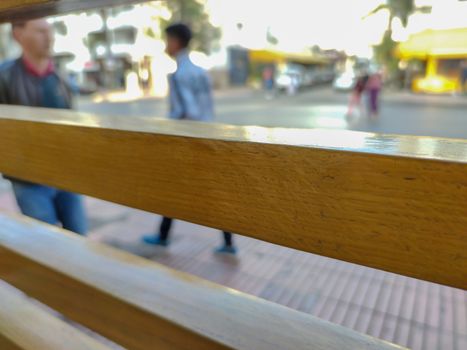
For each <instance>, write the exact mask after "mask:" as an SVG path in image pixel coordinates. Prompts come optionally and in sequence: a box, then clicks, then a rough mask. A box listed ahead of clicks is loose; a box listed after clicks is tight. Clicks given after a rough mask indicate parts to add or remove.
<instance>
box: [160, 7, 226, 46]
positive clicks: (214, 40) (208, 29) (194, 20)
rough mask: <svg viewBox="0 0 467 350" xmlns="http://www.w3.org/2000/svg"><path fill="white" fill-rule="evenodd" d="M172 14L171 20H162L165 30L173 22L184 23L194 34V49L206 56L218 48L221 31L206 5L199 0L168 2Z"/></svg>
mask: <svg viewBox="0 0 467 350" xmlns="http://www.w3.org/2000/svg"><path fill="white" fill-rule="evenodd" d="M166 4H167V8H168V9H169V11H170V12H171V14H172V15H171V17H170V19H169V20H161V21H160V22H161V25H162V27H163V28H165V27H167V26H168V25H169V24H170V23H172V22H182V23H185V24H187V25H189V26H190V27H191V29H192V30H193V33H194V37H193V41H192V48H193V49H194V50H197V51H201V52H204V53H206V54H209V53H211V52H212V51H213V50H214V49H216V48H218V45H219V39H220V37H221V31H220V29H219V28H217V27H215V26H213V25H212V23H211V22H210V20H209V15H208V14H207V13H206V9H205V7H204V4H203V3H202V2H200V1H198V0H167V1H166Z"/></svg>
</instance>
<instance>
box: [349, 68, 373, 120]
mask: <svg viewBox="0 0 467 350" xmlns="http://www.w3.org/2000/svg"><path fill="white" fill-rule="evenodd" d="M367 82H368V74H363V75H362V76H360V77H358V79H357V82H356V83H355V86H354V88H353V90H352V93H351V95H350V100H349V107H348V109H347V117H351V116H352V115H353V111H354V109H355V107H357V108H358V110H359V112H360V114H363V112H364V107H363V105H362V95H363V93H364V91H365V88H366V84H367Z"/></svg>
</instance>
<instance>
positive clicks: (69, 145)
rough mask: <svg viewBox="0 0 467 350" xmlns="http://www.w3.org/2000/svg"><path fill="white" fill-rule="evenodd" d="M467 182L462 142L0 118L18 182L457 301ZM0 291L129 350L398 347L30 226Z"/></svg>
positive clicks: (5, 266)
mask: <svg viewBox="0 0 467 350" xmlns="http://www.w3.org/2000/svg"><path fill="white" fill-rule="evenodd" d="M119 2H120V1H119ZM42 3H43V4H42ZM91 3H92V4H93V5H96V4H100V5H102V4H105V3H109V1H104V0H103V1H97V2H96V1H73V0H63V1H47V0H44V1H41V0H28V1H7V2H6V3H3V4H2V5H0V10H2V9H3V10H5V9H8V11H6V12H3V13H4V14H7V15H8V16H10V17H9V18H10V19H12V18H19V17H21V18H23V17H24V16H25V15H26V16H31V15H32V16H34V15H38V14H41V15H42V14H43V13H53V12H57V11H58V12H60V11H66V10H75V9H82V8H84V7H87V6H90V4H91ZM111 3H112V4H115V3H116V2H115V1H112V2H111ZM31 4H33V7H32V10H31V7H24V6H23V5H31ZM2 7H3V8H2ZM44 11H45V12H44ZM1 18H2V17H1V16H0V20H1ZM159 164H170V166H166V167H160V166H159ZM466 170H467V142H465V141H463V140H448V139H439V138H430V137H411V136H397V135H375V134H366V133H358V132H349V131H325V130H290V129H289V130H287V129H278V128H261V127H237V126H226V125H208V124H197V123H190V122H171V121H162V120H148V119H138V118H135V119H131V120H129V119H128V118H119V117H105V116H98V115H91V114H83V113H77V112H70V111H58V110H46V109H31V108H24V107H8V106H2V107H1V108H0V172H2V173H4V174H7V175H9V176H13V177H17V178H20V179H24V180H29V181H33V182H38V183H44V184H49V185H52V186H56V187H60V188H63V189H67V190H72V191H76V192H80V193H84V194H87V195H90V196H94V197H97V198H101V199H106V200H109V201H113V202H116V203H121V204H125V205H128V206H131V207H134V208H139V209H144V210H147V211H151V212H154V213H158V214H163V215H167V216H171V217H174V218H179V219H183V220H187V221H191V222H194V223H198V224H202V225H207V226H211V227H215V228H219V229H223V230H228V231H232V232H236V233H239V234H243V235H246V236H250V237H254V238H258V239H262V240H265V241H269V242H273V243H276V244H280V245H284V246H288V247H292V248H296V249H300V250H304V251H308V252H313V253H316V254H320V255H325V256H329V257H333V258H337V259H341V260H345V261H349V262H354V263H358V264H362V265H366V266H370V267H375V268H379V269H383V270H386V271H391V272H395V273H400V274H404V275H408V276H412V277H416V278H420V279H425V280H429V281H433V282H437V283H442V284H446V285H450V286H454V287H458V288H463V289H466V288H467V240H466V239H465V228H466V227H467V215H466V214H467V207H466V204H465V198H467V196H466V195H467V176H466V174H467V171H466ZM34 238H35V239H34ZM32 242H33V243H32ZM31 243H32V244H31ZM50 247H53V249H50ZM0 277H1V278H2V279H3V280H5V281H7V282H8V283H10V284H12V285H14V286H16V287H18V288H20V289H21V290H23V291H24V292H26V293H28V294H29V295H31V296H33V297H35V298H37V299H39V300H41V301H42V302H44V303H46V304H47V305H50V306H51V307H53V308H54V309H56V310H57V311H59V312H61V313H63V314H65V315H66V316H68V317H70V318H72V319H73V320H75V321H77V322H80V323H82V324H83V325H85V326H87V327H89V328H91V329H93V330H95V331H97V332H99V333H100V334H102V335H104V336H105V337H108V338H110V339H112V340H115V341H116V342H118V343H119V344H121V345H123V346H125V347H127V348H129V349H153V348H161V349H188V348H189V349H193V348H194V349H196V348H199V349H211V348H212V349H217V348H219V349H222V348H237V349H252V348H254V349H284V348H290V349H307V348H313V349H386V348H387V349H390V348H394V347H393V346H392V345H390V344H387V343H384V342H381V341H378V340H376V339H372V338H370V337H366V336H363V335H360V334H357V333H355V332H352V331H349V330H346V329H344V328H342V327H338V326H335V325H330V324H328V323H325V322H322V321H319V320H317V319H315V318H313V317H309V316H307V315H304V314H301V313H299V312H295V311H293V310H290V309H287V308H284V307H281V306H279V305H275V304H272V303H268V302H265V301H262V300H260V299H256V298H252V297H250V296H246V295H244V294H242V293H238V292H235V291H232V290H229V289H226V288H223V287H221V286H217V285H214V284H212V283H208V282H206V281H203V280H201V279H198V278H195V277H193V276H189V275H186V274H182V273H179V272H175V271H173V270H170V269H166V268H164V267H161V266H159V265H157V264H153V263H150V262H147V261H145V260H143V259H140V258H137V257H133V256H130V255H128V254H126V253H122V252H117V251H115V250H114V249H111V248H108V247H103V246H102V245H100V244H97V243H93V242H88V241H86V240H83V239H81V238H79V237H75V236H72V235H69V234H67V233H64V232H62V231H61V230H59V229H57V228H51V227H47V226H45V225H41V224H38V223H36V222H33V221H31V220H29V219H13V218H9V217H5V216H2V217H0ZM77 296H79V297H80V298H83V299H84V300H86V302H85V303H83V302H80V301H79V300H77V299H76V298H77ZM0 313H2V310H0ZM0 317H1V316H0ZM0 327H1V324H0ZM21 332H26V333H27V330H26V329H23V330H22V331H21ZM0 334H5V331H4V329H2V328H0ZM0 338H1V336H0ZM4 338H5V337H4ZM8 339H11V337H10V338H8ZM20 347H21V346H20ZM23 348H25V347H23Z"/></svg>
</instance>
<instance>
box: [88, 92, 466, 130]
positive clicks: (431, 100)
mask: <svg viewBox="0 0 467 350" xmlns="http://www.w3.org/2000/svg"><path fill="white" fill-rule="evenodd" d="M347 101H348V94H347V93H338V92H334V91H333V90H332V89H330V88H328V87H319V88H314V89H311V90H308V91H304V92H301V93H299V94H298V95H296V96H285V95H279V96H278V97H276V98H274V99H272V100H267V99H266V98H265V96H264V94H263V93H262V92H259V91H254V90H248V89H240V90H232V91H227V92H225V91H224V92H218V93H216V114H217V118H216V121H217V122H220V123H227V124H236V125H261V126H270V127H291V128H332V129H350V130H359V131H368V132H379V133H391V134H413V135H424V136H438V137H453V138H467V112H466V111H467V98H466V97H460V96H427V95H413V94H410V93H403V92H402V93H401V92H384V93H383V95H382V101H381V106H382V109H381V113H380V116H379V118H378V119H377V120H369V119H368V118H367V117H365V116H364V115H358V113H355V115H354V116H352V117H351V118H347V117H346V116H345V115H346V112H347ZM79 108H80V109H81V110H83V111H89V112H99V113H105V114H113V115H125V116H128V117H131V116H144V117H148V118H153V117H159V118H164V117H165V115H166V114H167V112H166V111H167V106H166V102H165V99H140V100H135V101H131V102H120V103H108V102H102V103H98V104H95V103H92V101H91V100H90V99H88V98H84V99H82V100H81V101H80V103H79Z"/></svg>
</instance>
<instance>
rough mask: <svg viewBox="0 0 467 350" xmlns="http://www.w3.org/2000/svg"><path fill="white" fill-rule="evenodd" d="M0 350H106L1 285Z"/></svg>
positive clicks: (106, 348) (23, 296)
mask: <svg viewBox="0 0 467 350" xmlns="http://www.w3.org/2000/svg"><path fill="white" fill-rule="evenodd" d="M0 349H2V350H10V349H14V350H19V349H22V350H63V349H66V350H83V349H86V350H109V348H108V347H107V346H104V345H103V344H101V343H99V342H97V341H96V340H94V339H92V338H90V337H89V336H88V335H86V334H84V333H82V332H80V331H78V330H77V329H76V328H74V327H72V326H71V325H69V324H67V323H65V322H64V321H62V320H60V319H58V318H56V317H55V316H53V315H51V314H50V313H48V312H47V311H45V310H44V309H42V308H40V307H39V306H38V305H37V304H33V303H32V302H31V301H30V300H28V298H27V297H26V296H25V295H23V294H20V293H19V291H18V290H15V289H13V288H11V287H9V286H8V285H5V284H3V283H2V284H0Z"/></svg>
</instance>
